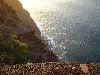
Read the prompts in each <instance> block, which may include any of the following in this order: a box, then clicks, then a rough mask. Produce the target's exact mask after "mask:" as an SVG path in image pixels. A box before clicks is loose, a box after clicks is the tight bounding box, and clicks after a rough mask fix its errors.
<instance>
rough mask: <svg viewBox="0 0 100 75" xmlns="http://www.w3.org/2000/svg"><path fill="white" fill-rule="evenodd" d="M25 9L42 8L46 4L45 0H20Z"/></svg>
mask: <svg viewBox="0 0 100 75" xmlns="http://www.w3.org/2000/svg"><path fill="white" fill-rule="evenodd" d="M20 2H21V3H22V5H23V7H24V8H25V9H31V8H42V7H46V6H47V5H48V1H47V0H20Z"/></svg>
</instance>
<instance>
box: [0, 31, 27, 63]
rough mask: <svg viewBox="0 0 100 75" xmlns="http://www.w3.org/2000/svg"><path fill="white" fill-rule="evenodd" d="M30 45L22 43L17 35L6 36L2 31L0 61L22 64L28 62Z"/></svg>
mask: <svg viewBox="0 0 100 75" xmlns="http://www.w3.org/2000/svg"><path fill="white" fill-rule="evenodd" d="M27 48H28V46H27V45H26V44H25V43H22V42H21V41H20V40H19V39H18V38H17V36H16V35H12V34H11V35H8V36H4V34H3V33H0V63H1V64H16V63H17V64H20V63H27V60H28V50H27Z"/></svg>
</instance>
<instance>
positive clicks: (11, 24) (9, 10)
mask: <svg viewBox="0 0 100 75" xmlns="http://www.w3.org/2000/svg"><path fill="white" fill-rule="evenodd" d="M11 1H14V2H17V3H13V4H15V6H16V4H17V6H19V8H18V10H17V9H15V7H13V5H12V6H9V5H11V3H12V2H11ZM11 1H9V0H8V1H6V0H0V32H2V33H3V34H4V35H5V36H8V35H10V34H16V36H17V37H18V39H17V43H19V44H18V46H20V43H21V45H23V43H22V42H24V43H26V44H27V50H28V53H29V55H30V56H29V57H30V59H31V60H35V61H32V62H46V61H57V57H56V55H55V54H54V53H53V52H52V51H50V50H49V48H48V45H47V44H45V42H44V40H42V39H41V34H36V32H37V31H39V30H37V31H36V28H35V27H36V26H35V25H36V24H35V23H31V24H33V25H31V27H30V25H28V23H27V25H26V24H25V23H23V21H22V18H21V17H23V18H24V17H25V16H18V14H19V15H21V14H25V13H26V11H25V10H24V9H23V7H22V6H21V5H20V3H19V1H18V0H11ZM14 9H15V10H14ZM20 11H22V13H21V14H20ZM26 14H27V13H26ZM28 18H30V16H28V15H27V18H24V19H25V21H26V20H27V19H28ZM31 20H32V19H31ZM26 22H31V21H29V20H27V21H26ZM32 22H34V21H32ZM32 26H33V27H32ZM31 28H32V29H31ZM37 35H39V36H40V37H39V36H37ZM12 36H14V37H15V35H12ZM12 36H9V37H12ZM14 40H16V39H15V38H13V40H12V41H14ZM18 40H20V41H21V42H20V41H18ZM15 43H16V42H15ZM6 44H7V45H9V42H7V41H6ZM10 44H11V45H12V42H11V40H10ZM5 48H6V49H4V50H8V49H9V47H8V48H7V47H5ZM11 48H12V46H11V47H10V49H11ZM14 49H16V47H15V46H14V45H13V49H12V50H14ZM24 49H25V48H24ZM16 50H17V49H16ZM19 50H20V49H19ZM22 50H23V49H22ZM25 50H26V49H25ZM14 51H15V50H14ZM20 51H21V50H20ZM20 51H19V52H20ZM5 52H6V51H5ZM9 53H10V52H9ZM17 62H18V63H20V62H19V61H16V63H17Z"/></svg>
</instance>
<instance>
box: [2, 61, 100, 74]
mask: <svg viewBox="0 0 100 75" xmlns="http://www.w3.org/2000/svg"><path fill="white" fill-rule="evenodd" d="M87 65H88V66H87ZM83 67H84V68H83ZM87 68H88V70H87ZM90 70H91V71H90ZM87 71H88V73H86V72H87ZM0 74H1V75H100V64H79V63H71V62H49V63H35V64H32V63H28V64H20V65H19V64H17V65H12V66H4V67H1V68H0Z"/></svg>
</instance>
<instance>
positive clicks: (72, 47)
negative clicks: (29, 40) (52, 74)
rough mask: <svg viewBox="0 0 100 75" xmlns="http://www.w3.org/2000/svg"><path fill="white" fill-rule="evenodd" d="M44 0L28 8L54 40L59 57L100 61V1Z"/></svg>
mask: <svg viewBox="0 0 100 75" xmlns="http://www.w3.org/2000/svg"><path fill="white" fill-rule="evenodd" d="M38 1H39V0H38ZM33 2H34V1H33ZM43 2H44V3H43V5H42V3H41V5H42V6H41V5H40V6H41V7H37V6H35V5H33V6H32V5H30V7H28V8H27V10H28V11H29V12H30V14H31V16H32V18H33V19H34V21H35V22H36V23H37V25H38V27H39V28H40V30H41V32H42V34H43V35H44V36H46V37H47V38H48V40H51V43H52V45H53V46H52V47H53V48H52V50H53V51H54V52H55V53H56V54H57V55H58V56H59V58H60V59H61V60H63V61H80V62H94V61H95V62H96V61H97V62H98V61H99V62H100V55H99V53H100V26H99V25H100V1H99V0H59V1H58V0H43ZM37 5H38V6H39V3H38V2H37ZM86 53H87V54H86ZM87 57H88V58H87ZM92 59H94V60H92Z"/></svg>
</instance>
